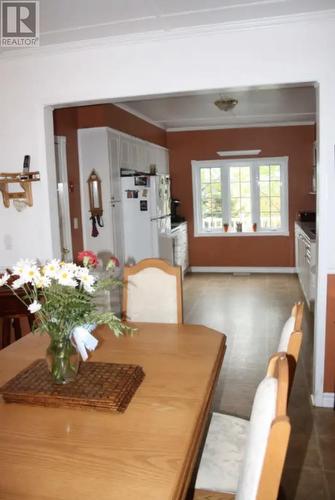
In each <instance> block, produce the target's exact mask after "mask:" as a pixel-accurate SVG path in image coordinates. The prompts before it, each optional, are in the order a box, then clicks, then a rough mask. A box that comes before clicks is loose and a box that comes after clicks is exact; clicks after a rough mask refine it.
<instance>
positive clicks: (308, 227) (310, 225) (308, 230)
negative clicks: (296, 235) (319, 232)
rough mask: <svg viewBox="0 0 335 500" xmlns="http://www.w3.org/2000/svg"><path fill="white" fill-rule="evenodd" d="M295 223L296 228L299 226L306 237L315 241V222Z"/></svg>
mask: <svg viewBox="0 0 335 500" xmlns="http://www.w3.org/2000/svg"><path fill="white" fill-rule="evenodd" d="M295 223H296V224H297V226H299V227H300V228H301V229H302V230H303V232H304V233H305V234H306V236H307V237H308V238H309V239H310V240H311V241H315V240H316V224H315V222H301V221H296V222H295Z"/></svg>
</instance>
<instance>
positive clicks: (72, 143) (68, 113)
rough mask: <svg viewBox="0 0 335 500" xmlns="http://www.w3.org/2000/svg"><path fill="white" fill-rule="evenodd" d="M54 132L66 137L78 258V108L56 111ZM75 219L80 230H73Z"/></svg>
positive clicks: (80, 245) (80, 243)
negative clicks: (75, 218)
mask: <svg viewBox="0 0 335 500" xmlns="http://www.w3.org/2000/svg"><path fill="white" fill-rule="evenodd" d="M54 132H55V135H60V136H65V137H66V159H67V173H68V181H69V203H70V216H71V233H72V249H73V256H74V258H76V256H77V254H78V252H80V250H82V249H83V230H82V219H81V205H80V179H79V160H78V141H77V114H76V108H64V109H56V110H55V111H54ZM74 217H77V219H78V229H74V228H73V218H74Z"/></svg>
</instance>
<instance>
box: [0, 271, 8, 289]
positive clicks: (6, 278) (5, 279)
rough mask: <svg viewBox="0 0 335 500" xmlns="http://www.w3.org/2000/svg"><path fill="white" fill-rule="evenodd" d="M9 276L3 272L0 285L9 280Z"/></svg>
mask: <svg viewBox="0 0 335 500" xmlns="http://www.w3.org/2000/svg"><path fill="white" fill-rule="evenodd" d="M9 278H10V276H9V274H8V273H5V274H3V276H2V278H0V286H4V285H5V284H6V283H7V281H8V280H9Z"/></svg>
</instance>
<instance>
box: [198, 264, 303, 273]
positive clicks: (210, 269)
mask: <svg viewBox="0 0 335 500" xmlns="http://www.w3.org/2000/svg"><path fill="white" fill-rule="evenodd" d="M189 270H190V271H191V272H192V273H270V274H272V273H273V274H294V273H296V272H297V270H296V268H295V267H234V266H232V267H224V266H223V267H222V266H191V267H190V268H189Z"/></svg>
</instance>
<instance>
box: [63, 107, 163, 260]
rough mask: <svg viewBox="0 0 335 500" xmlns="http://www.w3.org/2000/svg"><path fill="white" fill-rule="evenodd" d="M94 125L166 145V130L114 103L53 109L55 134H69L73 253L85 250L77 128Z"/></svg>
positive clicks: (68, 152)
mask: <svg viewBox="0 0 335 500" xmlns="http://www.w3.org/2000/svg"><path fill="white" fill-rule="evenodd" d="M91 127H111V128H114V129H116V130H120V131H121V132H124V133H126V134H129V135H132V136H134V137H138V138H139V139H143V140H145V141H149V142H152V143H154V144H158V145H160V146H166V132H165V130H163V129H161V128H159V127H156V126H155V125H152V124H151V123H148V122H146V121H145V120H142V119H141V118H138V117H137V116H134V115H132V114H131V113H128V112H127V111H125V110H123V109H121V108H118V107H117V106H115V105H114V104H97V105H93V106H78V107H72V108H62V109H56V110H55V111H54V132H55V135H61V136H65V137H66V152H67V168H68V178H69V185H70V186H71V189H70V192H69V200H70V214H71V232H72V246H73V255H74V256H76V255H77V254H78V252H79V251H80V250H82V249H83V235H82V220H81V205H80V179H79V161H78V141H77V130H78V129H79V128H91ZM74 217H77V219H78V221H79V227H78V229H74V228H73V218H74Z"/></svg>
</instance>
